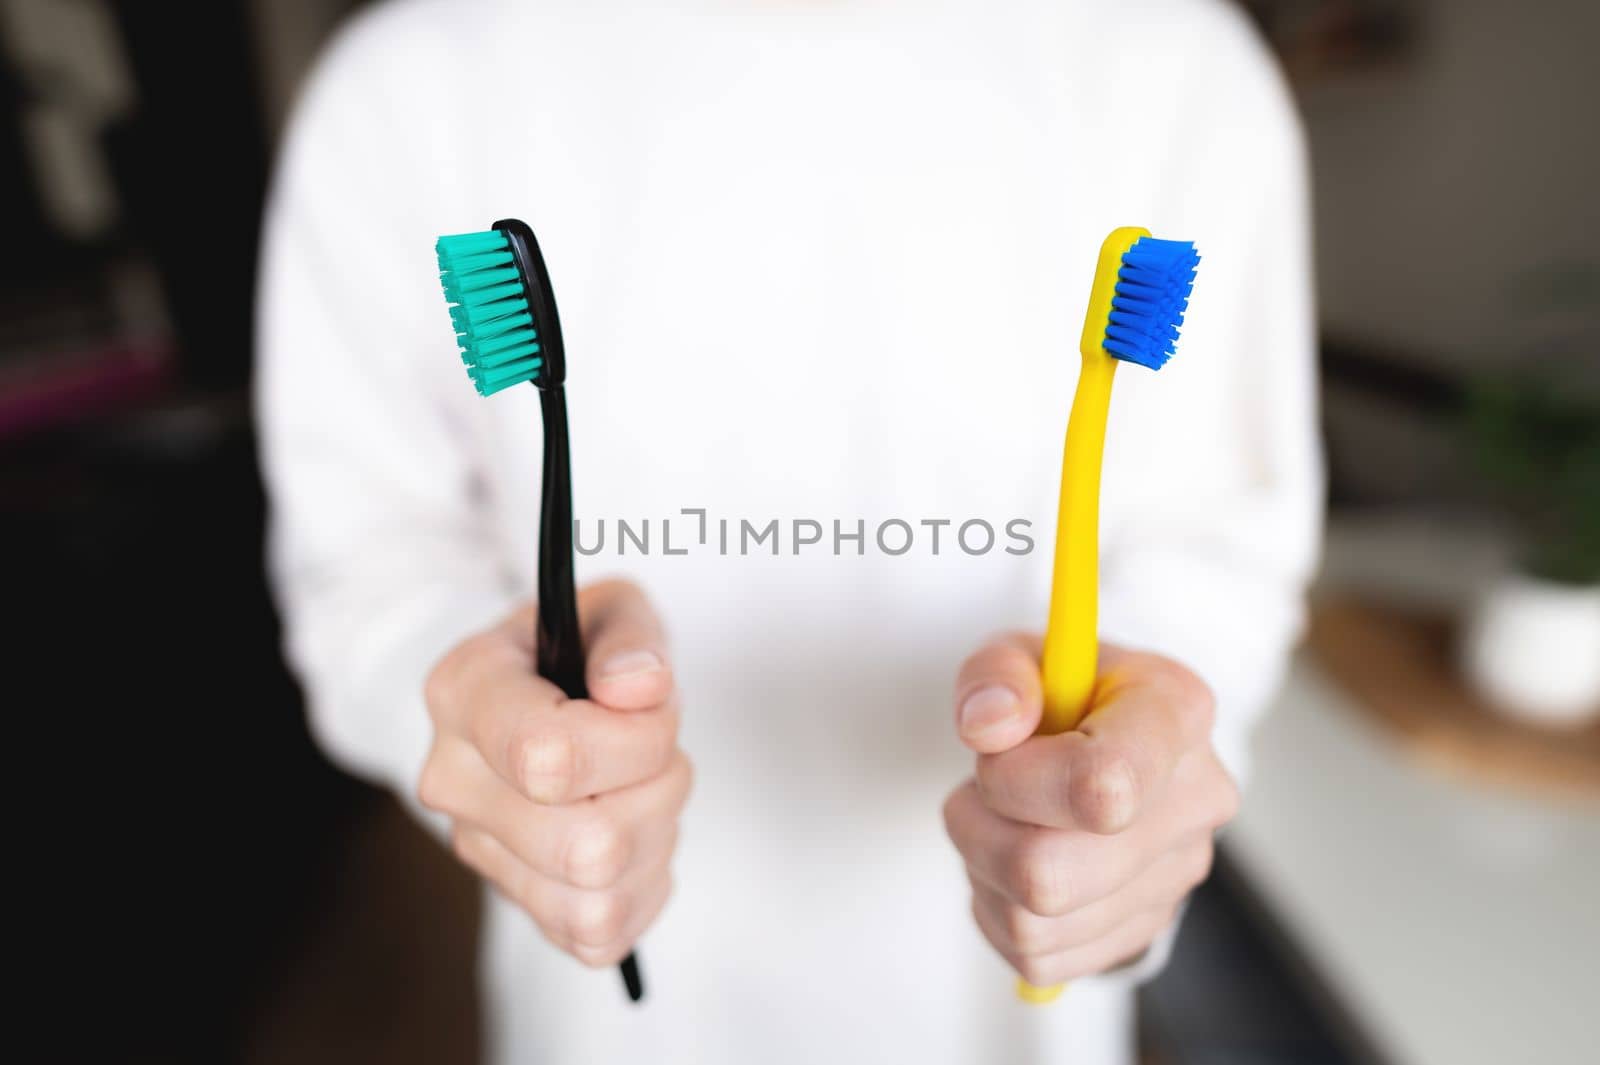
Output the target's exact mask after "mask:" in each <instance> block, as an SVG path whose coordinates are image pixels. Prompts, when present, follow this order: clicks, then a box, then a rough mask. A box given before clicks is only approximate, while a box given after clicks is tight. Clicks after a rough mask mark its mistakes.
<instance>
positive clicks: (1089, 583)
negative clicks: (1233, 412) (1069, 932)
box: [1017, 226, 1150, 1005]
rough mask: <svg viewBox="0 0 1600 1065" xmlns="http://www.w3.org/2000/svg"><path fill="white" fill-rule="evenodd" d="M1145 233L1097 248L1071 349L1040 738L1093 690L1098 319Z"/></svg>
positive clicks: (1107, 402)
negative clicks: (1072, 376) (1073, 367)
mask: <svg viewBox="0 0 1600 1065" xmlns="http://www.w3.org/2000/svg"><path fill="white" fill-rule="evenodd" d="M1149 235H1150V232H1149V230H1146V229H1140V228H1138V227H1137V226H1125V227H1123V228H1121V229H1117V230H1113V231H1112V233H1111V235H1110V236H1109V237H1107V238H1106V241H1105V243H1104V244H1102V245H1101V246H1100V261H1099V263H1098V264H1097V265H1096V268H1095V273H1094V287H1093V288H1092V289H1091V290H1090V292H1089V310H1088V313H1087V314H1086V315H1085V316H1084V323H1083V339H1082V340H1081V341H1080V344H1079V347H1080V350H1081V353H1082V355H1083V369H1082V371H1080V373H1079V375H1078V390H1077V394H1076V395H1075V396H1074V397H1073V400H1072V415H1071V417H1070V418H1069V419H1068V421H1067V442H1066V447H1065V449H1064V451H1063V453H1062V456H1061V503H1060V507H1059V509H1058V511H1057V515H1056V553H1055V570H1054V574H1053V576H1052V578H1051V581H1050V617H1049V621H1048V623H1047V624H1046V626H1045V630H1044V654H1043V657H1042V659H1041V660H1040V663H1039V668H1040V673H1041V676H1042V679H1043V683H1044V717H1043V719H1042V720H1041V721H1040V722H1039V732H1040V734H1042V735H1047V736H1053V735H1055V734H1057V733H1061V732H1069V731H1071V730H1072V729H1074V728H1077V727H1078V722H1079V721H1081V720H1082V719H1083V715H1084V713H1085V712H1086V711H1087V710H1088V709H1089V699H1090V696H1091V695H1092V694H1093V693H1094V678H1095V663H1096V660H1097V659H1098V657H1099V653H1100V636H1099V605H1100V596H1099V591H1100V460H1101V456H1102V455H1103V454H1104V453H1105V442H1106V415H1107V414H1108V413H1109V412H1110V409H1111V383H1112V381H1113V380H1114V379H1115V377H1116V373H1117V360H1116V359H1114V358H1112V357H1111V356H1110V355H1108V354H1106V351H1105V347H1104V344H1105V335H1106V323H1107V322H1109V321H1110V319H1111V297H1112V296H1113V295H1114V294H1115V291H1116V285H1117V273H1118V271H1119V270H1120V269H1121V266H1122V256H1123V253H1125V252H1126V251H1127V250H1128V249H1129V248H1130V247H1132V245H1133V242H1134V241H1136V240H1138V239H1139V238H1140V237H1148V236H1149ZM1065 988H1066V985H1065V984H1058V985H1057V986H1055V987H1034V986H1033V985H1031V984H1029V983H1028V982H1027V981H1026V980H1021V979H1019V980H1018V981H1017V997H1018V998H1020V999H1022V1001H1024V1002H1029V1003H1033V1004H1035V1005H1043V1004H1045V1003H1048V1002H1054V1001H1055V1000H1056V998H1057V997H1059V996H1060V994H1061V992H1062V991H1063V990H1065Z"/></svg>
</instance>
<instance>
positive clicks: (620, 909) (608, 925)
mask: <svg viewBox="0 0 1600 1065" xmlns="http://www.w3.org/2000/svg"><path fill="white" fill-rule="evenodd" d="M627 917H628V906H627V902H626V900H625V899H624V898H623V897H622V895H621V894H619V893H617V892H614V891H595V892H586V893H585V894H584V895H583V896H582V897H581V898H579V899H578V900H577V902H576V903H575V904H574V906H573V910H572V917H571V920H570V921H569V922H568V925H569V927H570V928H571V930H572V940H573V942H574V943H575V944H578V945H580V946H587V947H595V948H603V947H607V946H609V945H610V944H611V943H612V942H614V941H615V940H616V939H617V938H618V937H620V936H621V935H622V928H623V924H624V923H625V922H626V921H627Z"/></svg>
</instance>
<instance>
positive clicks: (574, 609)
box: [534, 385, 644, 1002]
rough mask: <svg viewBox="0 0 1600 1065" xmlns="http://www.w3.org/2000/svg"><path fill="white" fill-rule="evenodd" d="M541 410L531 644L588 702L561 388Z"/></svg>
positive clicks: (566, 686)
mask: <svg viewBox="0 0 1600 1065" xmlns="http://www.w3.org/2000/svg"><path fill="white" fill-rule="evenodd" d="M539 405H540V406H541V407H542V408H543V412H544V480H543V486H544V487H543V489H542V497H541V499H540V506H539V621H538V625H539V627H538V631H537V632H536V633H535V640H534V644H535V646H536V647H537V649H538V650H537V656H538V665H539V675H540V676H541V677H544V678H545V679H546V680H548V681H550V682H551V683H553V684H555V685H556V686H557V687H558V688H560V689H561V690H562V691H563V692H565V693H566V694H567V698H569V699H587V698H588V697H589V686H588V684H587V683H586V682H585V681H584V666H585V663H584V653H583V632H582V630H581V629H579V628H578V586H577V580H576V573H575V571H574V565H573V554H572V456H571V453H570V445H569V443H568V440H567V394H566V391H565V390H564V389H562V388H561V386H560V385H557V386H555V387H554V388H548V389H544V388H541V389H539ZM619 968H620V970H621V972H622V984H623V986H624V987H625V988H627V991H628V998H629V999H630V1000H631V1001H633V1002H638V1001H639V1000H640V999H642V998H644V980H643V978H642V977H641V976H640V975H639V959H638V957H637V956H636V955H634V954H633V953H629V955H628V956H627V957H626V958H623V959H622V964H621V965H620V966H619Z"/></svg>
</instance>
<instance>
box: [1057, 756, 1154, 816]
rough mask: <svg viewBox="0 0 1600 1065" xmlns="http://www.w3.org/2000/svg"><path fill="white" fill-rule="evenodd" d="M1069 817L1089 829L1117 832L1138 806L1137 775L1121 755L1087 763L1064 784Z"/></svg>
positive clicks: (1135, 811)
mask: <svg viewBox="0 0 1600 1065" xmlns="http://www.w3.org/2000/svg"><path fill="white" fill-rule="evenodd" d="M1068 787H1069V789H1070V799H1071V803H1072V813H1073V817H1074V818H1075V819H1076V820H1077V821H1078V822H1079V823H1080V824H1082V825H1083V827H1084V828H1087V829H1089V830H1090V831H1091V832H1102V833H1105V832H1117V831H1120V830H1122V829H1123V828H1125V827H1127V824H1128V822H1130V821H1132V820H1133V817H1134V814H1135V813H1137V812H1138V809H1139V778H1138V777H1137V775H1135V773H1134V771H1133V765H1132V764H1131V763H1130V762H1129V761H1128V759H1127V758H1126V757H1124V756H1122V755H1112V756H1110V757H1106V758H1102V759H1099V760H1097V761H1095V762H1093V763H1091V764H1090V765H1089V766H1088V767H1087V769H1086V770H1085V771H1084V772H1082V773H1078V774H1074V775H1073V776H1072V778H1071V780H1070V782H1069V784H1068Z"/></svg>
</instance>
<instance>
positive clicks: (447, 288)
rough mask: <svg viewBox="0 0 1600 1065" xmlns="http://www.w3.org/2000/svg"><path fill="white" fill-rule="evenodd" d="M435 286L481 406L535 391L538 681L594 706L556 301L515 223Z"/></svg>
mask: <svg viewBox="0 0 1600 1065" xmlns="http://www.w3.org/2000/svg"><path fill="white" fill-rule="evenodd" d="M435 250H436V251H437V252H438V256H439V279H440V282H441V284H442V285H443V286H444V295H445V300H446V301H447V302H448V303H449V304H450V321H451V323H452V324H453V325H454V326H455V332H456V340H457V342H458V343H459V344H460V345H461V361H462V362H464V363H465V364H466V366H467V376H468V377H469V378H470V379H471V380H472V384H473V387H474V388H476V389H477V390H478V394H479V395H480V396H492V395H494V394H495V393H496V392H500V391H503V390H505V389H507V388H510V387H511V386H513V385H519V384H522V383H523V382H524V381H532V382H533V383H534V385H535V386H536V387H537V388H538V389H539V405H540V408H541V410H542V412H543V416H544V417H543V420H544V477H543V487H542V489H541V493H540V507H539V619H538V629H537V632H536V634H535V636H536V639H535V645H536V647H537V648H538V651H537V656H536V657H537V661H538V670H539V675H540V676H541V677H544V678H545V679H546V680H548V681H550V682H552V683H553V684H555V685H556V686H557V687H559V688H560V689H561V690H562V691H563V692H565V693H566V694H567V697H568V698H569V699H585V698H588V695H589V688H588V685H587V684H586V683H585V682H584V649H583V636H582V632H581V630H580V629H579V628H578V592H577V585H576V582H575V580H574V572H573V571H574V565H573V556H572V462H571V454H570V448H569V446H568V441H567V396H566V392H565V390H564V389H563V385H564V384H565V383H566V379H567V360H566V350H565V348H564V347H563V345H562V343H561V319H560V317H559V316H558V315H557V314H556V300H555V291H554V289H552V288H551V286H550V274H549V272H548V271H547V270H546V269H545V265H544V256H542V255H541V254H540V253H539V242H538V241H537V240H536V239H535V238H534V235H533V230H532V229H530V228H529V227H528V225H527V223H525V222H520V221H518V220H517V219H514V218H509V219H504V220H502V221H499V222H496V223H495V224H494V226H493V228H491V229H489V230H488V231H486V232H481V233H461V234H457V235H455V236H447V237H440V238H439V241H438V243H437V245H436V246H435ZM619 968H620V969H621V972H622V983H623V986H624V987H625V988H626V989H627V992H628V998H629V999H631V1000H632V1001H634V1002H638V1001H639V1000H640V999H641V998H643V997H644V982H643V979H642V977H641V976H640V974H639V961H638V958H637V957H636V956H635V955H634V954H633V953H629V955H628V956H627V957H626V958H624V959H623V960H622V964H621V965H620V967H619Z"/></svg>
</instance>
